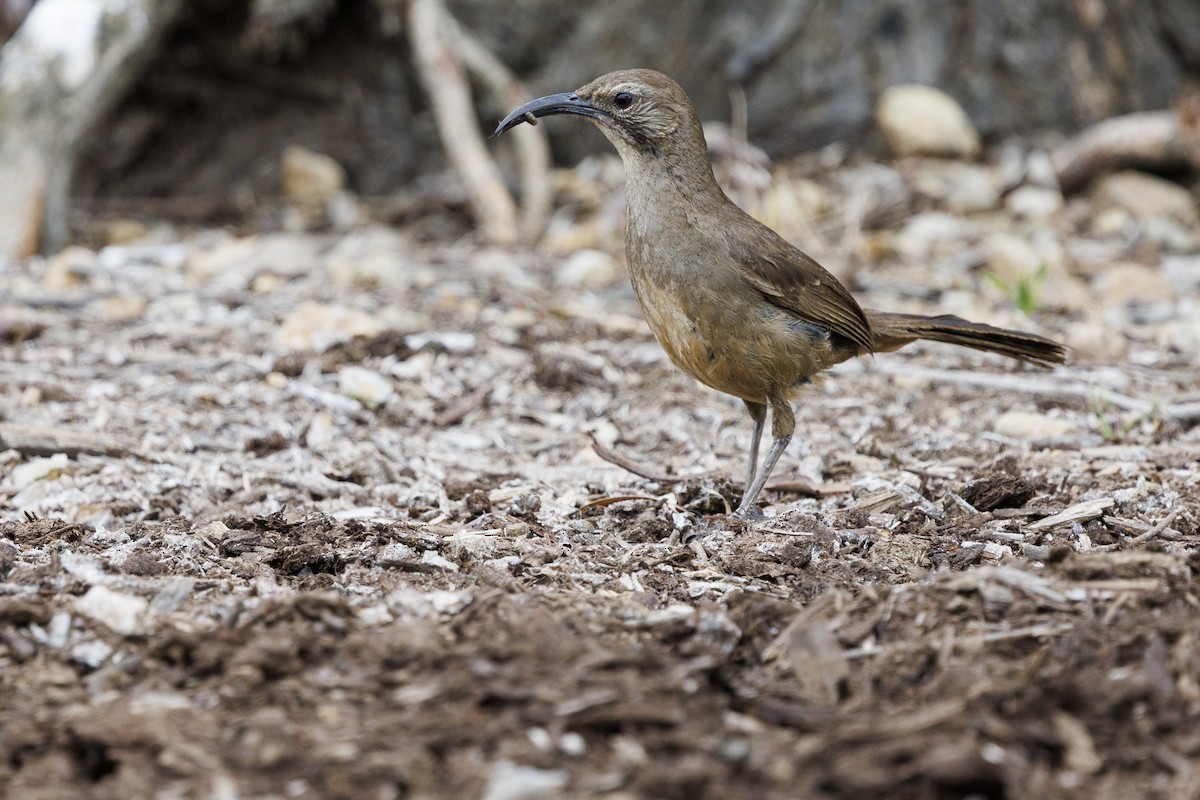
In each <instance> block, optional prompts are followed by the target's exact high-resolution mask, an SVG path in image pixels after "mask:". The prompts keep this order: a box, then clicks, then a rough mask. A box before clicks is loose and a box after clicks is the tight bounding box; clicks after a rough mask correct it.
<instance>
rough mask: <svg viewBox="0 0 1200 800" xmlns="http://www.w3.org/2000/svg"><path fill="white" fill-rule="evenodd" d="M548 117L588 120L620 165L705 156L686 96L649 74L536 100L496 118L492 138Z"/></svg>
mask: <svg viewBox="0 0 1200 800" xmlns="http://www.w3.org/2000/svg"><path fill="white" fill-rule="evenodd" d="M552 114H575V115H578V116H581V117H586V118H588V119H590V120H591V121H592V122H594V123H596V125H597V127H599V128H600V130H601V131H602V132H603V133H604V135H605V136H606V137H608V140H609V141H611V142H612V143H613V145H614V146H615V147H616V148H617V151H618V152H619V153H620V154H621V157H622V158H623V159H625V160H626V161H629V160H630V158H631V157H632V158H634V159H642V158H646V157H656V156H664V155H672V154H677V153H682V152H684V151H685V150H687V149H691V150H696V151H697V152H698V153H700V154H705V155H707V147H706V145H705V143H704V132H703V129H702V128H701V126H700V119H699V117H697V115H696V110H695V109H694V108H693V107H692V102H691V100H689V99H688V96H687V93H686V92H684V91H683V87H681V86H680V85H679V84H678V83H676V82H675V81H674V80H672V79H671V78H669V77H668V76H666V75H664V74H662V73H661V72H655V71H654V70H649V69H630V70H622V71H620V72H610V73H609V74H607V75H603V76H601V77H599V78H597V79H596V80H594V81H592V82H591V83H589V84H587V85H586V86H582V87H580V88H579V89H576V90H575V91H574V92H564V93H562V94H552V95H547V96H546V97H539V98H538V99H537V100H533V101H531V102H529V103H526V104H525V105H523V106H521V107H520V108H518V109H516V110H515V111H513V112H512V113H511V114H509V115H508V116H507V117H505V118H504V119H503V120H501V121H500V124H499V125H497V126H496V134H501V133H504V132H505V131H507V130H509V129H510V128H513V127H515V126H517V125H520V124H521V123H522V122H528V123H530V124H536V122H535V120H536V119H537V118H538V117H546V116H550V115H552Z"/></svg>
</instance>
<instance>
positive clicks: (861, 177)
mask: <svg viewBox="0 0 1200 800" xmlns="http://www.w3.org/2000/svg"><path fill="white" fill-rule="evenodd" d="M833 180H834V182H835V183H836V185H837V186H838V188H840V189H841V193H842V194H843V195H845V196H846V198H847V203H855V204H856V205H858V207H859V208H860V209H861V211H860V212H859V213H860V214H862V224H863V225H864V226H865V227H868V228H869V227H872V226H874V225H878V224H880V223H881V222H885V221H891V220H895V219H899V218H902V217H903V216H904V215H905V214H906V213H907V211H908V207H909V203H910V202H911V201H912V192H911V191H909V188H908V183H907V182H906V181H905V180H904V178H903V177H902V176H901V175H900V173H899V172H897V171H896V170H894V169H892V168H891V167H888V166H885V165H883V164H862V165H860V166H856V167H847V168H846V169H842V170H837V171H836V172H834V173H833Z"/></svg>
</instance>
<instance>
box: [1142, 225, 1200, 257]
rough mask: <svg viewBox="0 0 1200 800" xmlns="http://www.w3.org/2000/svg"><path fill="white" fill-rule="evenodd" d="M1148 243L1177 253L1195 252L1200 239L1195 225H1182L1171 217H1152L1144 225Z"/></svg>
mask: <svg viewBox="0 0 1200 800" xmlns="http://www.w3.org/2000/svg"><path fill="white" fill-rule="evenodd" d="M1143 226H1144V227H1143V233H1144V234H1145V236H1146V239H1147V241H1151V242H1154V243H1155V244H1158V245H1161V246H1162V247H1163V248H1165V249H1167V250H1169V251H1171V252H1175V253H1191V252H1195V250H1196V249H1197V245H1198V244H1200V239H1198V238H1197V236H1196V234H1195V233H1194V232H1193V228H1194V227H1195V226H1193V225H1190V224H1189V225H1181V224H1180V223H1178V222H1176V221H1175V220H1173V219H1171V218H1169V217H1151V218H1150V219H1148V220H1146V221H1145V222H1144V223H1143Z"/></svg>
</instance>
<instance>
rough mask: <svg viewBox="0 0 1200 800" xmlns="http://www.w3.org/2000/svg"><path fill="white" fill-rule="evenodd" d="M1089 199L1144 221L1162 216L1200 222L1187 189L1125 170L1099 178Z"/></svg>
mask: <svg viewBox="0 0 1200 800" xmlns="http://www.w3.org/2000/svg"><path fill="white" fill-rule="evenodd" d="M1092 198H1093V199H1094V201H1095V203H1096V205H1097V206H1099V207H1101V208H1120V209H1124V210H1125V211H1127V212H1129V213H1130V214H1131V215H1133V216H1134V217H1135V218H1137V219H1139V220H1141V221H1143V222H1145V221H1146V220H1149V219H1153V218H1155V217H1164V218H1167V219H1171V220H1174V221H1175V222H1178V223H1180V224H1183V225H1191V226H1195V225H1197V224H1200V219H1198V217H1197V213H1196V203H1195V201H1194V200H1193V199H1192V196H1191V194H1190V193H1189V192H1188V190H1187V189H1184V188H1183V187H1182V186H1180V185H1179V184H1177V183H1172V182H1171V181H1168V180H1165V179H1163V178H1157V177H1155V176H1153V175H1147V174H1146V173H1144V172H1137V171H1135V170H1125V171H1123V172H1117V173H1114V174H1112V175H1108V176H1106V177H1104V178H1102V179H1101V180H1100V182H1099V183H1098V184H1097V185H1096V188H1095V189H1094V190H1093V192H1092Z"/></svg>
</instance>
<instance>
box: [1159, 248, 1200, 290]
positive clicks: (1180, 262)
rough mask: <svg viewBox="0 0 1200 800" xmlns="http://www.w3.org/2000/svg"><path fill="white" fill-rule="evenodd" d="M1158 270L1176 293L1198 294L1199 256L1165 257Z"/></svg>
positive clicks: (1199, 281)
mask: <svg viewBox="0 0 1200 800" xmlns="http://www.w3.org/2000/svg"><path fill="white" fill-rule="evenodd" d="M1159 270H1160V272H1161V273H1162V276H1163V277H1164V278H1165V279H1166V280H1167V283H1169V284H1171V286H1172V287H1174V288H1175V290H1176V291H1179V292H1200V255H1188V256H1167V257H1166V258H1164V259H1163V260H1162V266H1161V267H1160V268H1159Z"/></svg>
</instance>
